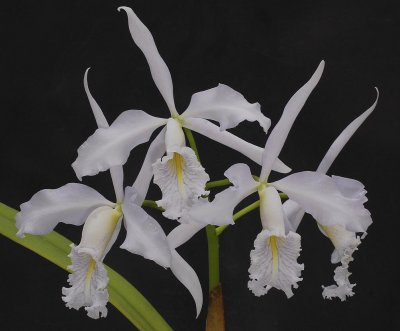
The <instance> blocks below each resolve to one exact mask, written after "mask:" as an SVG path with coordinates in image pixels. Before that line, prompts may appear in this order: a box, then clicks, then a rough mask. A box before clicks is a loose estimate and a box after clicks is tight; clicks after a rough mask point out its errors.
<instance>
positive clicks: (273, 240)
mask: <svg viewBox="0 0 400 331" xmlns="http://www.w3.org/2000/svg"><path fill="white" fill-rule="evenodd" d="M278 240H279V239H278V238H277V237H276V236H271V237H269V238H268V245H269V247H270V248H271V253H272V273H273V277H274V278H275V276H276V274H277V273H278V268H279V255H278Z"/></svg>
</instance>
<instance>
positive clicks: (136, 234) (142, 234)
mask: <svg viewBox="0 0 400 331" xmlns="http://www.w3.org/2000/svg"><path fill="white" fill-rule="evenodd" d="M139 199H140V196H138V194H137V192H136V191H135V189H134V188H133V187H129V186H128V187H126V189H125V199H124V202H123V204H122V211H123V213H124V219H125V227H126V238H125V241H124V242H123V243H122V245H121V248H123V249H126V250H127V251H129V252H131V253H134V254H138V255H141V256H143V257H144V258H146V259H149V260H153V261H154V262H156V263H158V264H159V265H161V266H162V267H164V268H167V267H170V265H171V252H170V247H169V245H168V242H167V236H166V235H165V233H164V231H163V229H162V228H161V226H160V224H158V222H157V221H156V220H155V219H154V218H153V217H151V216H150V215H149V214H147V213H146V212H145V211H144V210H143V208H142V207H140V206H139V205H138V204H137V202H138V201H139Z"/></svg>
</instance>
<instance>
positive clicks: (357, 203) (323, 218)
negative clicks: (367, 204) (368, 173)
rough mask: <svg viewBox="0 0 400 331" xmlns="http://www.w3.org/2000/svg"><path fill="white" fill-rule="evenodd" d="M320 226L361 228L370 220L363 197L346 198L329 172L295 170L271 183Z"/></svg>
mask: <svg viewBox="0 0 400 331" xmlns="http://www.w3.org/2000/svg"><path fill="white" fill-rule="evenodd" d="M271 185H273V186H274V187H276V188H277V189H278V190H280V191H282V192H284V193H286V194H287V195H288V196H289V198H290V199H291V200H293V201H295V202H297V203H298V204H299V205H300V206H301V208H302V209H303V210H305V211H306V212H307V213H309V214H311V215H312V216H313V217H314V219H316V220H317V221H318V222H319V223H321V224H322V225H324V226H333V225H341V226H343V227H344V228H346V229H347V230H349V231H352V232H365V231H366V230H367V228H368V226H369V225H370V224H371V223H372V219H371V214H370V213H369V211H368V210H367V209H365V208H364V205H363V203H364V199H363V197H362V196H360V198H359V199H354V198H348V197H346V196H344V195H343V194H342V193H341V191H340V190H339V189H338V187H337V184H336V182H335V181H334V180H333V179H332V178H331V177H329V176H327V175H324V174H320V173H317V172H312V171H303V172H298V173H295V174H292V175H289V176H287V177H285V178H283V179H281V180H279V181H276V182H273V183H271Z"/></svg>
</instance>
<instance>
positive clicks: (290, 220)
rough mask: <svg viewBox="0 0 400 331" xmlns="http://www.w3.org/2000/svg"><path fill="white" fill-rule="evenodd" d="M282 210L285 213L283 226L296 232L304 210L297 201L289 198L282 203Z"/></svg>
mask: <svg viewBox="0 0 400 331" xmlns="http://www.w3.org/2000/svg"><path fill="white" fill-rule="evenodd" d="M282 207H283V212H284V214H285V216H286V217H285V228H286V230H287V231H293V232H296V231H297V228H298V227H299V225H300V222H301V220H302V219H303V217H304V214H305V212H304V210H303V209H302V208H301V207H300V206H299V204H298V203H297V202H294V201H292V200H290V199H288V200H286V201H285V202H284V203H283V205H282Z"/></svg>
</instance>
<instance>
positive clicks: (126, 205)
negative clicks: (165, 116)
mask: <svg viewBox="0 0 400 331" xmlns="http://www.w3.org/2000/svg"><path fill="white" fill-rule="evenodd" d="M84 86H85V90H86V93H87V96H88V99H89V102H90V105H91V107H92V110H93V114H94V116H95V119H96V122H97V124H98V126H99V127H100V128H105V127H108V123H107V120H106V119H105V117H104V115H103V113H102V111H101V109H100V107H99V105H98V104H97V102H96V101H95V99H94V98H93V97H92V95H91V94H90V91H89V88H88V85H87V71H86V73H85V79H84ZM158 140H159V139H158ZM157 148H158V145H157V139H156V140H155V143H154V144H153V145H152V146H150V148H149V153H148V156H147V157H146V162H144V164H143V166H142V169H141V171H140V173H139V176H138V178H137V180H136V181H135V184H136V185H137V186H138V187H139V188H140V189H139V190H136V187H135V185H133V187H127V188H126V189H125V194H124V192H123V170H122V167H121V166H115V167H113V168H111V169H110V171H111V177H112V181H113V185H114V189H115V194H116V197H117V202H116V203H113V202H111V201H109V200H107V199H106V198H104V197H103V196H102V195H101V194H100V193H98V192H97V191H95V190H94V189H92V188H90V187H88V186H86V185H83V184H76V183H69V184H67V185H65V186H62V187H60V188H58V189H54V190H49V189H46V190H42V191H39V192H38V193H36V194H35V195H34V196H33V197H32V198H31V200H30V201H28V202H26V203H24V204H22V205H21V211H20V212H19V213H18V214H17V218H16V225H17V228H18V233H17V235H18V236H21V237H23V236H24V234H25V233H30V234H38V235H43V234H46V233H49V232H50V231H52V230H53V229H54V228H55V226H56V225H57V224H58V222H63V223H66V224H74V225H84V226H83V230H82V238H81V242H80V244H79V245H78V246H75V245H73V244H72V245H71V248H72V250H71V254H70V255H69V257H71V261H72V265H71V266H69V269H70V270H71V271H72V274H70V276H69V278H68V282H69V284H70V285H71V287H69V288H63V289H62V292H63V300H64V301H65V302H66V305H67V307H69V308H74V309H79V308H81V307H85V310H86V311H87V314H88V316H89V317H91V318H95V319H97V318H99V317H106V315H107V308H106V304H107V302H108V292H107V284H108V277H107V272H106V269H105V268H104V265H103V260H104V257H105V256H106V254H107V253H108V251H109V250H110V249H111V246H112V245H113V244H114V242H115V240H116V238H117V236H118V233H119V231H120V228H121V220H122V219H124V223H125V227H126V229H127V236H126V239H125V241H124V242H123V244H122V245H121V248H124V249H127V250H128V251H130V252H132V253H135V254H139V255H142V256H143V257H145V258H147V259H150V260H153V261H155V262H156V263H158V264H159V265H161V266H163V267H164V268H168V267H169V268H171V271H172V272H173V273H174V275H175V276H176V277H177V278H178V279H179V280H180V281H181V282H182V283H183V284H184V285H185V286H186V287H187V288H188V289H189V291H190V292H191V294H192V295H193V297H194V299H195V303H196V309H197V315H198V314H199V312H200V310H201V306H202V290H201V285H200V282H199V279H198V277H197V275H196V273H195V272H194V270H193V269H192V268H191V267H190V266H189V264H188V263H187V262H186V261H185V260H183V259H182V257H181V256H180V255H179V254H178V253H177V252H176V250H175V248H176V247H177V246H179V245H180V244H182V243H184V242H186V241H187V240H188V239H189V238H190V237H191V236H192V235H193V234H194V233H192V231H189V232H188V229H189V228H190V229H192V228H194V227H193V226H191V227H177V228H176V229H174V230H173V232H172V233H171V239H169V238H167V236H166V235H165V233H164V231H163V230H162V228H161V226H160V225H159V224H158V223H157V221H156V220H155V219H154V218H152V217H151V216H149V215H148V214H147V213H146V212H145V211H144V210H143V209H142V208H141V207H140V206H141V204H142V203H143V199H144V198H143V197H144V196H145V195H146V191H147V188H148V186H149V182H150V179H151V176H149V169H148V168H149V164H150V165H151V163H152V162H151V161H149V160H151V159H152V156H153V155H154V154H155V153H156V152H157ZM175 237H176V238H178V239H174V238H175Z"/></svg>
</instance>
